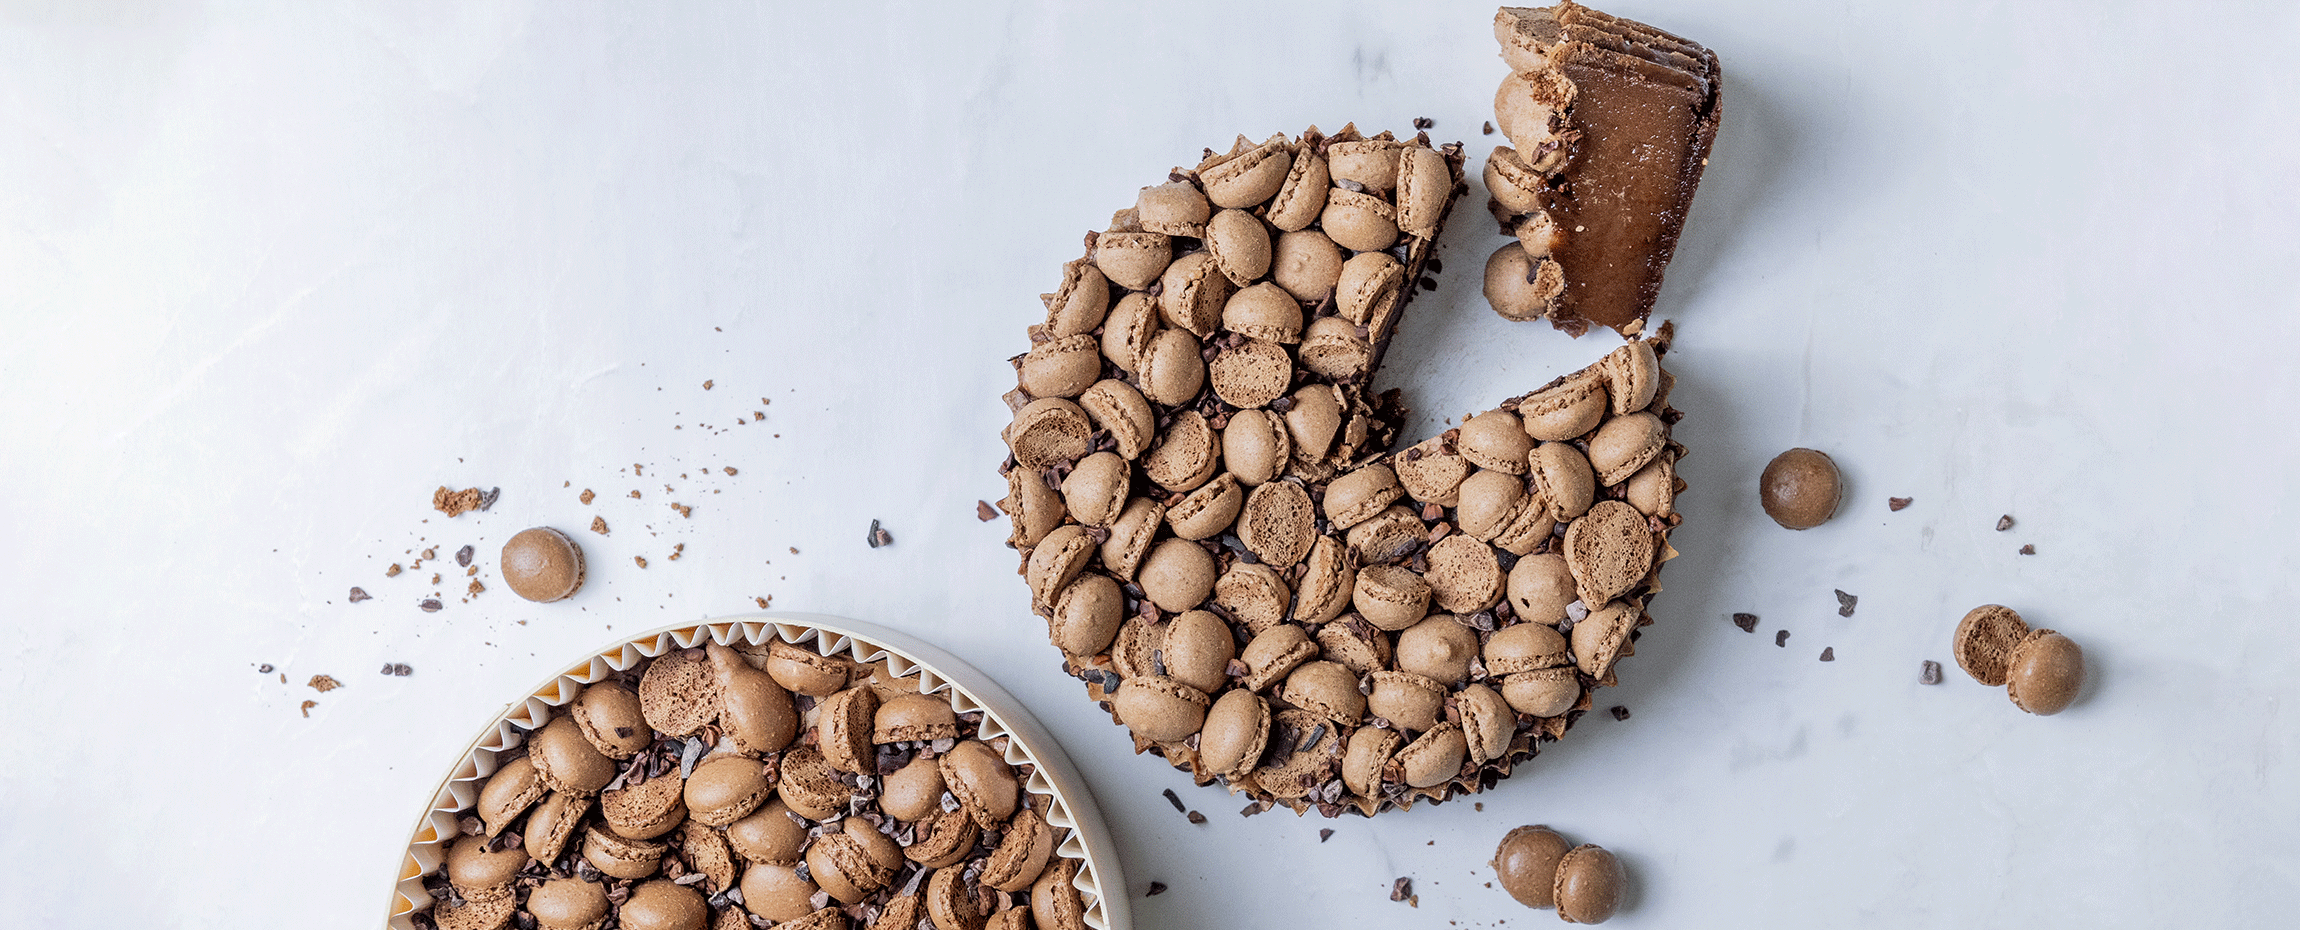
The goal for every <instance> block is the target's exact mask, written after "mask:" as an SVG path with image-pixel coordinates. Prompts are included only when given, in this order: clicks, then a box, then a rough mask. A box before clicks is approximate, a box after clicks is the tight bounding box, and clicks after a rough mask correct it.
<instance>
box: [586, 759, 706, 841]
mask: <svg viewBox="0 0 2300 930" xmlns="http://www.w3.org/2000/svg"><path fill="white" fill-rule="evenodd" d="M685 793H686V782H685V780H683V779H681V778H680V777H679V773H678V772H677V771H676V770H673V771H669V772H664V773H663V774H661V775H657V776H655V777H653V778H649V779H647V780H646V781H643V782H640V783H638V784H635V785H625V786H624V787H621V788H617V789H614V790H611V791H606V792H602V793H601V794H600V795H599V816H600V819H603V820H605V821H607V827H608V829H611V830H614V831H615V832H616V833H617V834H618V835H621V836H624V837H628V838H630V839H634V840H651V839H654V838H656V837H659V836H662V835H663V834H665V833H669V832H671V830H672V828H674V827H677V826H678V825H679V822H680V821H682V820H685V819H687V804H686V800H685Z"/></svg>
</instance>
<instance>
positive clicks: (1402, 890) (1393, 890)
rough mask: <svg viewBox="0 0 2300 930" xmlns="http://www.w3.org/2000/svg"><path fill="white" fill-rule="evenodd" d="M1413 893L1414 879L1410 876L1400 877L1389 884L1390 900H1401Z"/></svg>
mask: <svg viewBox="0 0 2300 930" xmlns="http://www.w3.org/2000/svg"><path fill="white" fill-rule="evenodd" d="M1413 893H1414V880H1413V879H1411V878H1406V877H1400V878H1399V879H1398V880H1397V881H1395V882H1392V883H1391V884H1390V900H1392V901H1403V900H1405V899H1407V898H1409V897H1412V896H1413Z"/></svg>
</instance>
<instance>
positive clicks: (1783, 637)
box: [1773, 630, 1789, 646]
mask: <svg viewBox="0 0 2300 930" xmlns="http://www.w3.org/2000/svg"><path fill="white" fill-rule="evenodd" d="M1773 645H1776V646H1787V645H1789V631H1788V630H1776V631H1774V633H1773Z"/></svg>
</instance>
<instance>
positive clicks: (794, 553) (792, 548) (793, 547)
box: [790, 546, 799, 555]
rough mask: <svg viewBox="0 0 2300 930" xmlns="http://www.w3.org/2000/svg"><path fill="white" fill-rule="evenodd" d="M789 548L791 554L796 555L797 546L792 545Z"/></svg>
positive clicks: (797, 552)
mask: <svg viewBox="0 0 2300 930" xmlns="http://www.w3.org/2000/svg"><path fill="white" fill-rule="evenodd" d="M790 550H791V554H792V555H798V554H799V547H797V546H792V547H790Z"/></svg>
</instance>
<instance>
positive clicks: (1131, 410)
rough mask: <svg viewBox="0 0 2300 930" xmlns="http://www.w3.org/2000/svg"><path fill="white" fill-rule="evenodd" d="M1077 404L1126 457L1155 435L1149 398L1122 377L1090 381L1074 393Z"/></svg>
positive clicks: (1138, 453)
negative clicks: (1083, 389)
mask: <svg viewBox="0 0 2300 930" xmlns="http://www.w3.org/2000/svg"><path fill="white" fill-rule="evenodd" d="M1078 406H1079V407H1080V408H1082V409H1084V410H1085V411H1086V415H1087V417H1089V418H1090V419H1092V420H1093V421H1094V425H1095V426H1097V427H1099V428H1101V429H1105V430H1108V431H1109V432H1110V438H1111V440H1112V441H1114V442H1116V443H1118V454H1119V455H1120V456H1123V457H1125V458H1126V459H1128V460H1133V459H1137V458H1140V457H1141V456H1142V453H1144V452H1147V451H1149V449H1150V441H1151V440H1152V439H1154V438H1156V437H1157V433H1158V418H1157V416H1156V415H1155V414H1153V413H1151V412H1150V401H1149V399H1148V398H1145V397H1143V396H1142V392H1141V391H1139V390H1136V389H1135V388H1134V386H1133V385H1131V384H1127V383H1126V382H1124V381H1120V380H1118V379H1116V378H1105V379H1103V380H1100V381H1096V382H1094V384H1093V386H1091V387H1088V388H1087V389H1086V393H1084V394H1080V395H1078ZM1042 486H1043V483H1042ZM1040 535H1044V534H1043V533H1042V534H1040Z"/></svg>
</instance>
